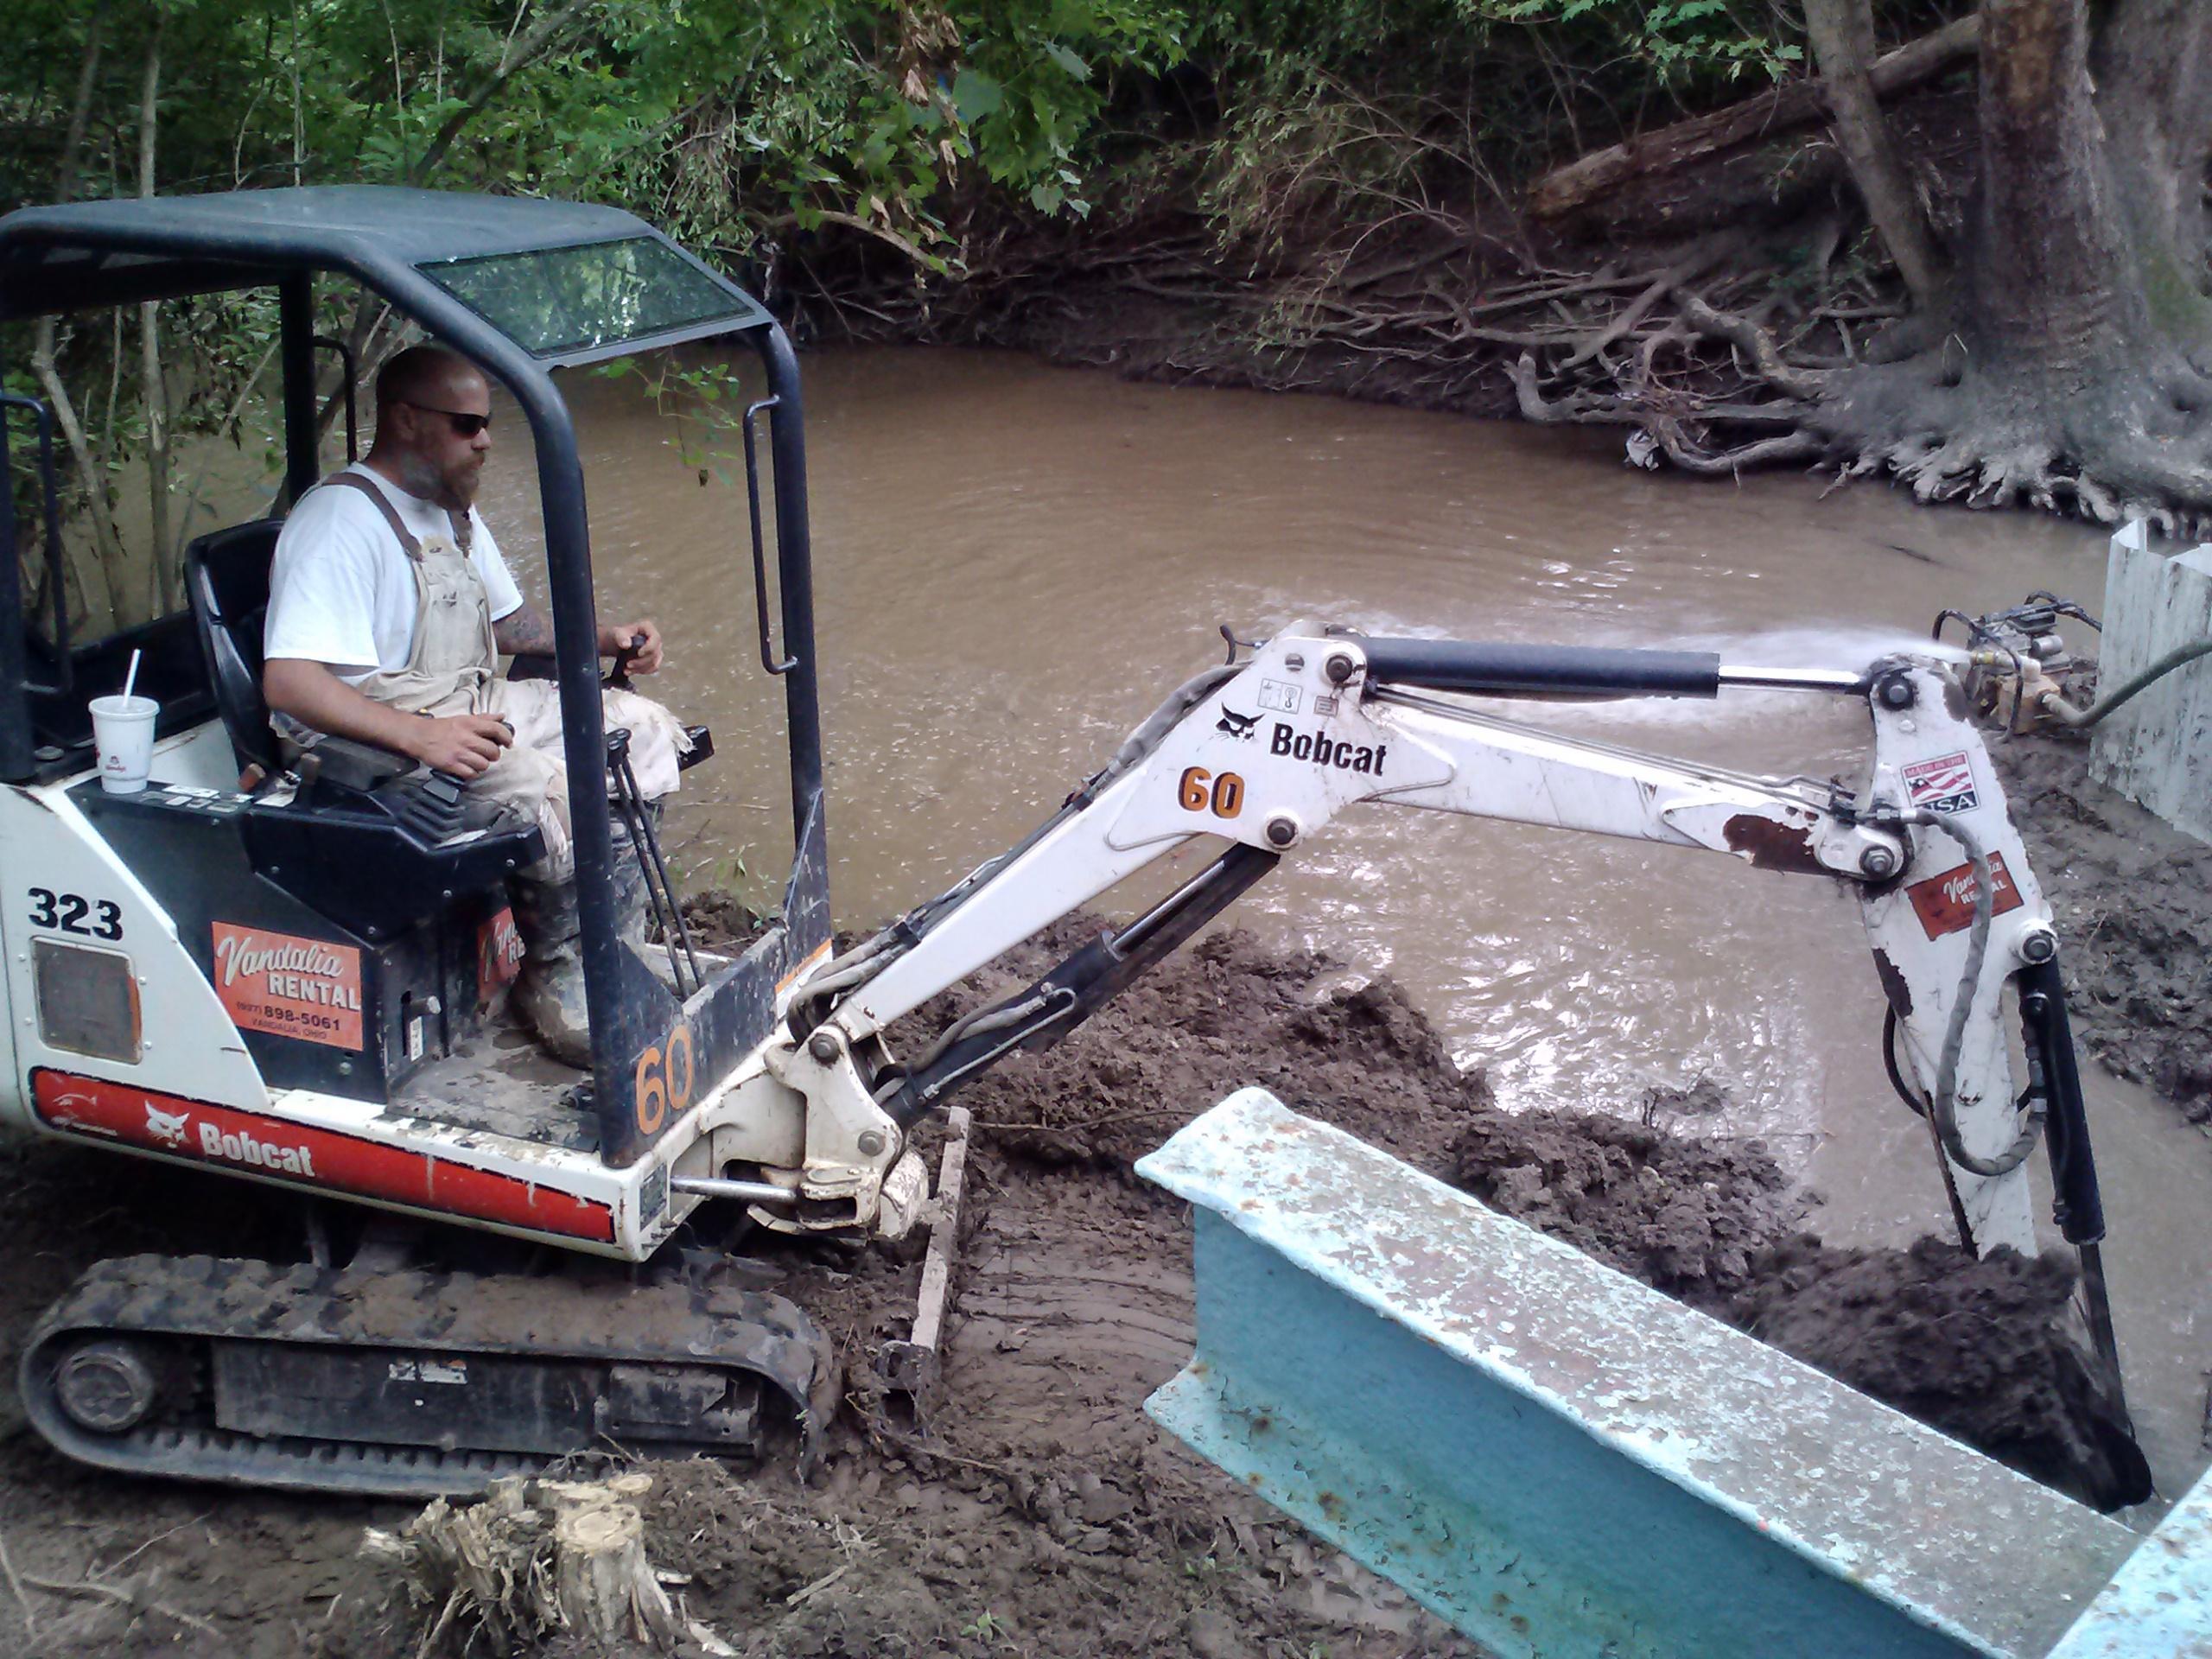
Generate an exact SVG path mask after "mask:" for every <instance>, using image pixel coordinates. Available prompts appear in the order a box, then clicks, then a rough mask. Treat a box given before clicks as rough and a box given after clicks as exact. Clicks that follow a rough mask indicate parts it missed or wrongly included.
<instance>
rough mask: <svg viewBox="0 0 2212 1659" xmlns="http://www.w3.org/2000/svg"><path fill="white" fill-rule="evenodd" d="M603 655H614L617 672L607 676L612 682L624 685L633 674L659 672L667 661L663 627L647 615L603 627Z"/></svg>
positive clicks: (610, 682) (600, 635)
mask: <svg viewBox="0 0 2212 1659" xmlns="http://www.w3.org/2000/svg"><path fill="white" fill-rule="evenodd" d="M599 654H600V655H601V656H602V657H612V658H614V671H613V673H612V674H610V675H608V676H607V683H608V684H610V685H620V684H621V683H623V682H624V681H626V680H627V679H628V678H629V677H630V676H631V675H632V674H658V672H659V671H660V665H661V663H662V660H663V657H662V652H661V643H660V628H659V626H658V624H657V623H655V622H654V621H653V620H652V618H650V617H647V618H646V619H645V620H643V621H639V622H618V623H615V624H614V625H613V626H611V627H605V628H601V630H600V631H599Z"/></svg>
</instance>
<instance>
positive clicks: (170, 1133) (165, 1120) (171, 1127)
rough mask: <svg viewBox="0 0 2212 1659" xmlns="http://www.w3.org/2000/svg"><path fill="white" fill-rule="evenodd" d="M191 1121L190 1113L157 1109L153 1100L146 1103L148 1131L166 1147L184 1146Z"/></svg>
mask: <svg viewBox="0 0 2212 1659" xmlns="http://www.w3.org/2000/svg"><path fill="white" fill-rule="evenodd" d="M190 1122H192V1118H191V1115H190V1114H189V1113H187V1112H164V1111H161V1110H159V1109H156V1107H155V1105H154V1103H153V1102H151V1101H148V1102H147V1103H146V1133H147V1134H149V1135H152V1136H153V1137H154V1139H155V1140H156V1141H160V1142H161V1143H162V1145H163V1146H165V1147H181V1146H182V1145H183V1144H184V1132H185V1129H186V1128H187V1126H188V1125H189V1124H190Z"/></svg>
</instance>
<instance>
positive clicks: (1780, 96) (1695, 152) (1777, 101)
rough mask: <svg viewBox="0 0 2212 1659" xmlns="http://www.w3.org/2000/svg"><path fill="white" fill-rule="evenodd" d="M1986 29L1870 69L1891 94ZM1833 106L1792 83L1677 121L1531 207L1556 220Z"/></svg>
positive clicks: (1968, 24) (1935, 40)
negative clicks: (1633, 181)
mask: <svg viewBox="0 0 2212 1659" xmlns="http://www.w3.org/2000/svg"><path fill="white" fill-rule="evenodd" d="M1980 29H1981V25H1980V19H1979V18H1976V17H1961V19H1959V21H1958V22H1955V23H1951V24H1948V25H1946V26H1945V27H1944V28H1942V29H1937V30H1936V32H1935V33H1933V34H1932V35H1922V36H1921V37H1920V38H1919V39H1918V40H1916V41H1908V42H1906V44H1904V45H1903V46H1901V47H1899V48H1897V50H1896V51H1894V52H1891V53H1888V54H1885V55H1884V56H1882V57H1880V58H1878V59H1876V60H1875V61H1874V65H1873V67H1872V69H1870V70H1869V71H1868V79H1869V80H1870V82H1871V83H1872V86H1873V89H1874V92H1875V93H1876V95H1877V96H1878V97H1882V98H1888V97H1891V96H1893V95H1894V94H1896V93H1897V92H1903V91H1904V90H1905V89H1906V88H1908V87H1910V86H1918V85H1919V84H1920V83H1921V82H1923V81H1924V80H1929V79H1933V78H1934V77H1935V76H1936V75H1939V74H1941V73H1942V72H1943V71H1944V70H1946V69H1948V68H1949V67H1951V66H1952V65H1953V64H1955V63H1956V62H1958V61H1959V60H1961V59H1962V58H1966V57H1968V56H1971V55H1972V54H1974V51H1975V49H1976V48H1977V45H1978V44H1979V42H1980ZM1828 107H1829V105H1828V93H1827V87H1826V86H1825V84H1824V83H1823V82H1821V81H1819V80H1815V79H1810V78H1808V79H1803V80H1793V81H1789V82H1786V83H1785V84H1783V85H1782V86H1777V87H1775V88H1774V89H1773V90H1772V91H1771V92H1762V93H1760V94H1759V95H1758V97H1757V98H1749V99H1745V100H1744V101H1743V102H1742V103H1740V104H1731V105H1728V107H1727V108H1726V109H1723V110H1715V111H1713V112H1712V113H1711V114H1710V115H1700V116H1697V117H1694V118H1692V119H1690V120H1688V121H1677V122H1676V123H1675V124H1674V125H1672V126H1669V127H1662V128H1661V129H1660V130H1658V131H1656V132H1650V133H1645V134H1643V135H1642V136H1641V137H1635V138H1630V139H1629V140H1628V141H1627V142H1625V143H1618V144H1611V145H1608V146H1607V147H1606V148H1605V149H1597V150H1592V151H1591V152H1590V154H1588V155H1587V156H1581V157H1580V158H1579V159H1577V160H1575V161H1573V162H1568V163H1567V165H1566V166H1565V167H1560V168H1553V169H1552V171H1550V172H1548V173H1547V174H1545V175H1543V177H1541V178H1540V179H1538V180H1537V181H1535V184H1534V185H1532V186H1530V187H1529V212H1531V213H1534V214H1535V215H1536V217H1537V218H1539V219H1556V218H1558V217H1559V216H1560V214H1562V213H1572V212H1573V211H1574V210H1575V209H1576V208H1578V207H1583V206H1585V205H1586V204H1587V203H1589V202H1591V201H1592V200H1596V199H1597V198H1598V197H1599V196H1601V195H1604V194H1605V193H1606V192H1607V191H1609V190H1613V189H1617V188H1619V187H1620V186H1622V185H1624V184H1626V183H1627V182H1628V181H1630V180H1631V179H1635V178H1640V177H1642V176H1643V175H1645V174H1647V173H1663V172H1666V171H1668V170H1669V169H1670V168H1676V167H1680V166H1681V165H1683V164H1684V163H1685V162H1693V161H1695V160H1697V159H1698V158H1699V157H1700V156H1710V155H1713V153H1715V152H1716V151H1719V150H1723V149H1731V148H1732V147H1733V146H1735V145H1737V144H1740V143H1748V142H1750V141H1751V140H1752V139H1755V138H1768V137H1773V136H1774V135H1775V134H1777V133H1779V132H1787V131H1788V130H1790V129H1791V128H1793V127H1802V126H1806V125H1808V124H1811V123H1812V122H1815V121H1817V120H1819V119H1821V118H1822V117H1823V116H1825V115H1826V114H1827V112H1828Z"/></svg>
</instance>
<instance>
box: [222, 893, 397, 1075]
mask: <svg viewBox="0 0 2212 1659" xmlns="http://www.w3.org/2000/svg"><path fill="white" fill-rule="evenodd" d="M215 990H216V994H217V995H219V996H220V997H221V998H222V999H223V1007H225V1008H226V1009H227V1010H228V1011H229V1013H230V1016H231V1019H232V1020H233V1021H234V1022H235V1023H236V1024H237V1026H238V1029H239V1030H241V1031H268V1032H274V1033H276V1034H277V1035H278V1036H280V1037H296V1038H298V1039H301V1040H302V1042H309V1043H327V1044H329V1045H330V1046H332V1047H334V1048H359V1047H360V1046H361V953H360V952H359V950H356V949H354V947H353V946H352V945H350V944H329V943H327V942H326V941H324V940H321V939H302V938H294V937H293V936H292V935H291V934H289V933H264V932H261V931H257V930H256V929H253V928H245V927H234V926H232V925H231V924H230V923H228V922H217V923H216V924H215Z"/></svg>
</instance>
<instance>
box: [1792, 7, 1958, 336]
mask: <svg viewBox="0 0 2212 1659" xmlns="http://www.w3.org/2000/svg"><path fill="white" fill-rule="evenodd" d="M1805 33H1806V35H1807V36H1808V38H1809V39H1810V40H1811V41H1812V44H1813V57H1814V60H1815V61H1816V62H1817V63H1818V64H1819V65H1820V70H1821V78H1822V79H1824V80H1825V81H1826V83H1827V91H1828V104H1829V106H1830V107H1831V108H1832V109H1833V110H1834V112H1835V124H1834V132H1835V138H1836V144H1837V146H1838V148H1840V149H1841V150H1842V151H1843V159H1844V161H1845V162H1847V164H1848V165H1849V167H1850V168H1851V180H1852V182H1853V184H1855V185H1857V186H1858V187H1859V199H1860V200H1863V201H1864V202H1865V203H1866V212H1867V214H1868V216H1869V217H1870V218H1872V219H1873V221H1874V229H1875V231H1876V232H1878V234H1879V235H1880V237H1881V238H1882V240H1883V242H1884V243H1885V245H1887V246H1888V248H1889V250H1890V257H1891V258H1892V259H1894V260H1895V261H1896V262H1897V274H1898V275H1899V276H1901V277H1904V285H1905V287H1906V288H1908V289H1910V290H1911V293H1912V298H1913V302H1914V304H1916V306H1918V307H1919V308H1920V309H1922V310H1923V311H1932V310H1934V309H1935V308H1936V307H1937V305H1938V304H1940V303H1941V301H1942V290H1943V288H1944V286H1945V281H1944V278H1945V272H1944V269H1943V261H1942V256H1941V255H1940V254H1938V253H1937V252H1936V238H1935V236H1934V234H1933V233H1932V232H1930V231H1929V227H1928V216H1927V214H1926V213H1923V212H1922V211H1921V207H1920V200H1919V198H1918V197H1917V196H1916V194H1914V192H1913V188H1912V181H1911V180H1910V177H1909V176H1908V175H1906V173H1905V169H1904V162H1903V161H1901V160H1900V159H1899V158H1898V156H1897V146H1896V145H1895V144H1894V143H1891V140H1890V129H1889V124H1888V123H1887V122H1885V120H1883V118H1882V105H1881V101H1880V99H1878V97H1877V96H1876V94H1875V92H1874V80H1873V76H1872V73H1869V68H1868V66H1869V65H1870V64H1871V63H1872V60H1873V57H1874V12H1873V8H1872V4H1871V3H1870V0H1805Z"/></svg>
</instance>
